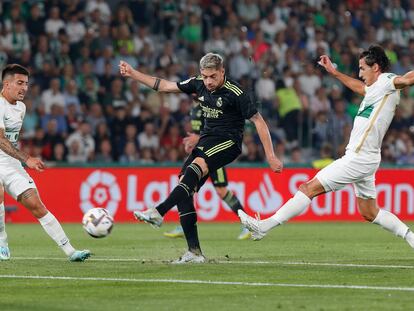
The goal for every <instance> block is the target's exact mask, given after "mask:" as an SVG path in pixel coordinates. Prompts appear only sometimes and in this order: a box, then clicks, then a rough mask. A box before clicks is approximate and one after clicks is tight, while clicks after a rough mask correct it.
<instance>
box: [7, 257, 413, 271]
mask: <svg viewBox="0 0 414 311" xmlns="http://www.w3.org/2000/svg"><path fill="white" fill-rule="evenodd" d="M13 260H60V261H67V259H66V258H64V257H12V258H11V261H13ZM88 261H112V262H142V263H159V264H161V263H166V262H167V261H166V260H151V259H139V258H109V257H108V258H105V257H101V258H95V257H92V258H90V259H88ZM215 263H216V264H238V265H279V266H288V265H289V266H290V265H291V266H320V267H323V266H326V267H343V268H385V269H414V266H406V265H370V264H357V263H333V262H295V261H241V260H240V261H233V260H217V261H215V260H212V261H211V264H215Z"/></svg>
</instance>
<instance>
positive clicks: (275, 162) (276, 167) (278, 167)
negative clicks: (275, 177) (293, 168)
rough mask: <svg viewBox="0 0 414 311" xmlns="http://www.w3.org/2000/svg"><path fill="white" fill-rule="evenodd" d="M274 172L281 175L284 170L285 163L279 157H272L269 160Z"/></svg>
mask: <svg viewBox="0 0 414 311" xmlns="http://www.w3.org/2000/svg"><path fill="white" fill-rule="evenodd" d="M267 162H269V166H270V169H271V170H272V172H275V173H281V172H282V169H283V163H282V162H281V161H280V160H279V159H278V158H277V157H271V158H268V159H267Z"/></svg>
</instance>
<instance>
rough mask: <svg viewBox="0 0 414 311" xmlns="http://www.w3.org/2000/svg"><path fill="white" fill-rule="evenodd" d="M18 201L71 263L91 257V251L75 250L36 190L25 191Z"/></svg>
mask: <svg viewBox="0 0 414 311" xmlns="http://www.w3.org/2000/svg"><path fill="white" fill-rule="evenodd" d="M17 200H18V201H19V202H20V203H21V204H23V206H24V207H26V208H27V209H28V210H29V211H30V212H31V213H32V215H33V216H35V217H36V218H37V220H38V221H39V222H40V224H41V225H42V227H43V229H44V230H45V231H46V233H47V234H48V235H49V236H50V237H51V238H52V239H53V240H54V241H55V242H56V243H57V245H59V247H60V248H61V249H62V251H63V252H64V253H65V254H66V256H68V257H69V260H70V261H84V260H85V259H87V258H89V257H90V255H91V253H90V251H89V250H82V251H79V250H75V249H74V248H73V246H72V245H71V244H70V242H69V238H68V237H67V236H66V234H65V232H64V231H63V228H62V226H61V225H60V223H59V222H58V220H57V219H56V217H55V216H54V215H53V214H52V213H51V212H49V211H48V210H47V209H46V207H45V205H44V204H43V202H42V201H41V200H40V197H39V194H38V192H37V190H36V189H35V188H30V189H27V190H25V191H24V192H23V193H22V194H20V195H19V196H18V197H17Z"/></svg>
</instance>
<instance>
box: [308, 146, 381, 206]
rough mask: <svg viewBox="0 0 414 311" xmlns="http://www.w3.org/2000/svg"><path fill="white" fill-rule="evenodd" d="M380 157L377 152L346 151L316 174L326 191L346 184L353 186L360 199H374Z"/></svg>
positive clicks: (338, 188)
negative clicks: (359, 152)
mask: <svg viewBox="0 0 414 311" xmlns="http://www.w3.org/2000/svg"><path fill="white" fill-rule="evenodd" d="M380 161H381V158H380V156H379V155H377V154H373V155H372V154H371V155H369V154H358V153H354V152H348V153H347V154H345V155H344V156H343V157H342V158H340V159H338V160H336V161H334V162H332V163H331V164H330V165H328V166H327V167H325V168H323V169H322V170H320V171H319V172H318V173H317V174H316V176H315V177H316V178H317V179H318V180H319V182H320V183H321V184H322V186H323V187H324V189H325V191H326V192H330V191H336V190H340V189H342V188H343V187H344V186H346V185H348V184H352V185H353V186H354V190H355V195H356V196H357V197H358V198H362V199H375V198H376V197H377V191H376V189H375V172H376V171H377V169H378V166H379V164H380Z"/></svg>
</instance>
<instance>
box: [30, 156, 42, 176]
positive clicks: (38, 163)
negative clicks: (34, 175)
mask: <svg viewBox="0 0 414 311" xmlns="http://www.w3.org/2000/svg"><path fill="white" fill-rule="evenodd" d="M26 165H27V166H28V167H30V168H32V169H34V170H36V171H39V172H43V171H44V169H45V168H46V165H45V163H43V161H42V160H41V159H39V158H35V157H29V158H28V159H27V160H26Z"/></svg>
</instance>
